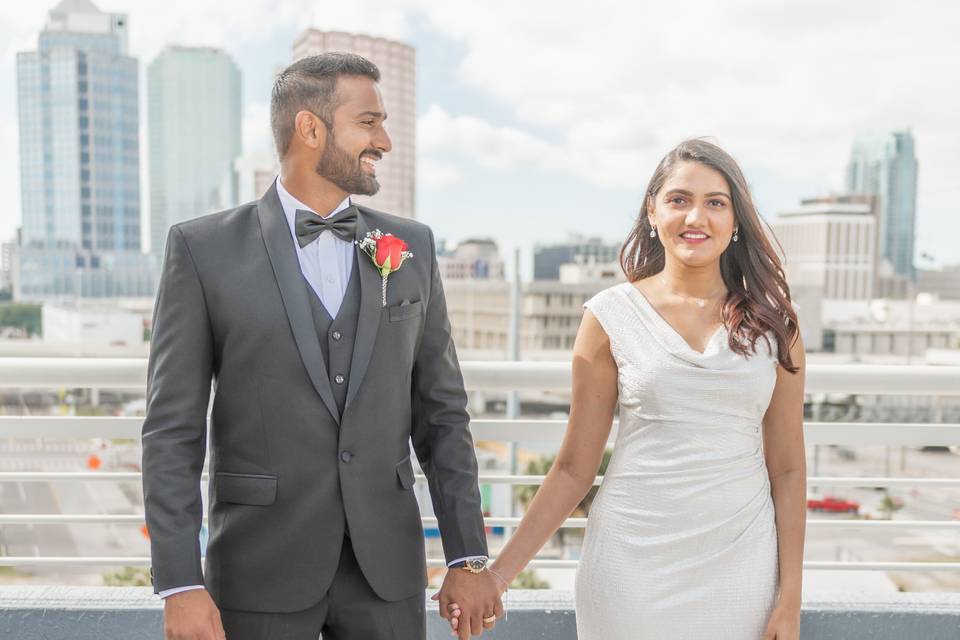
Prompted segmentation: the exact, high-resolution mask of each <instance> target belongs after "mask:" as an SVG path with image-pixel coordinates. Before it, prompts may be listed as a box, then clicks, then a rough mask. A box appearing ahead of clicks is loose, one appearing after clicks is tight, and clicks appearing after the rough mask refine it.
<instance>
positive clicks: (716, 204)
mask: <svg viewBox="0 0 960 640" xmlns="http://www.w3.org/2000/svg"><path fill="white" fill-rule="evenodd" d="M710 204H711V205H713V206H714V207H722V206H724V205H725V204H726V203H725V202H724V201H723V200H711V201H710Z"/></svg>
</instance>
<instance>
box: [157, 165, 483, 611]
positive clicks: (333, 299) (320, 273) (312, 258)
mask: <svg viewBox="0 0 960 640" xmlns="http://www.w3.org/2000/svg"><path fill="white" fill-rule="evenodd" d="M276 184H277V195H278V196H279V197H280V205H281V206H282V207H283V215H284V216H285V217H286V219H287V226H289V227H290V237H291V238H292V241H293V248H294V250H296V252H297V260H298V261H299V262H300V271H301V272H302V273H303V276H304V278H306V279H307V282H308V283H309V284H310V287H311V288H312V289H313V290H314V291H315V292H316V293H317V296H318V297H319V298H320V302H321V303H323V307H324V308H325V309H326V310H327V313H329V314H330V317H331V318H336V317H337V312H338V311H339V310H340V305H341V304H343V296H344V295H345V294H346V292H347V283H349V282H350V272H351V271H353V254H354V251H355V250H356V249H355V248H354V244H353V243H352V242H347V241H346V240H342V239H341V238H339V237H338V236H337V235H336V234H335V233H321V234H320V235H319V236H317V238H316V240H314V241H313V242H311V243H310V244H308V245H307V246H305V247H303V248H301V247H300V243H299V242H297V226H296V218H297V209H305V210H306V211H313V209H311V208H310V207H308V206H307V205H305V204H304V203H302V202H300V201H299V200H297V199H296V198H295V197H294V196H293V195H292V194H291V193H290V192H289V191H287V189H286V187H284V186H283V182H282V181H281V180H280V178H279V177H277V180H276ZM349 206H350V197H349V196H347V197H346V198H344V200H343V202H341V203H340V204H339V205H337V207H336V208H335V209H334V210H333V211H331V212H330V213H328V214H327V215H325V216H320V217H322V218H324V219H329V218H333V217H334V216H335V215H337V214H338V213H340V212H341V211H343V210H344V209H346V208H347V207H349ZM313 213H317V212H316V211H313ZM317 215H320V214H319V213H317ZM474 557H477V556H469V557H468V558H459V559H457V560H454V561H452V562H450V563H449V564H453V563H455V562H460V561H463V560H467V559H472V558H474ZM203 588H204V585H202V584H192V585H188V586H184V587H175V588H173V589H164V590H163V591H161V592H159V595H160V597H161V598H166V597H168V596H172V595H173V594H175V593H180V592H181V591H191V590H193V589H203Z"/></svg>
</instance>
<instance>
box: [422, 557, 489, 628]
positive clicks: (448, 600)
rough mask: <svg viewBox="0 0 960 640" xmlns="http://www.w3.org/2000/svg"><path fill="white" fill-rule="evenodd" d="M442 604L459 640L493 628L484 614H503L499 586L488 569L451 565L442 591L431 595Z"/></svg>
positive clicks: (446, 618) (442, 608)
mask: <svg viewBox="0 0 960 640" xmlns="http://www.w3.org/2000/svg"><path fill="white" fill-rule="evenodd" d="M432 599H433V600H437V601H438V602H439V605H440V616H441V617H442V618H444V619H445V620H449V621H450V625H451V628H453V629H454V632H453V635H455V636H457V637H459V639H460V640H469V638H470V636H471V635H474V636H479V635H480V634H481V633H483V630H484V629H492V628H493V626H494V622H493V621H491V622H488V623H484V622H483V619H484V618H489V617H490V616H496V617H498V618H499V617H500V616H502V615H503V605H502V604H501V602H500V589H499V588H498V585H497V580H496V578H494V576H493V574H491V573H490V572H489V571H483V572H481V573H477V574H473V573H470V572H469V571H464V570H463V569H448V570H447V575H446V577H445V578H444V580H443V585H442V586H441V587H440V592H439V593H436V594H434V595H433V596H432Z"/></svg>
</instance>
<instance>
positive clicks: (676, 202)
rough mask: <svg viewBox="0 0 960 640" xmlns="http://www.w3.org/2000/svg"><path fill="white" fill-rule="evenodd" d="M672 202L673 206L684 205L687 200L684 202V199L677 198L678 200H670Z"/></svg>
mask: <svg viewBox="0 0 960 640" xmlns="http://www.w3.org/2000/svg"><path fill="white" fill-rule="evenodd" d="M670 202H671V203H672V204H683V203H684V202H686V200H684V199H683V198H679V197H677V198H670Z"/></svg>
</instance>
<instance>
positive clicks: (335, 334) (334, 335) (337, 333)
mask: <svg viewBox="0 0 960 640" xmlns="http://www.w3.org/2000/svg"><path fill="white" fill-rule="evenodd" d="M342 337H343V335H342V334H341V333H340V332H339V331H334V332H333V339H334V340H339V339H340V338H342Z"/></svg>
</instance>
